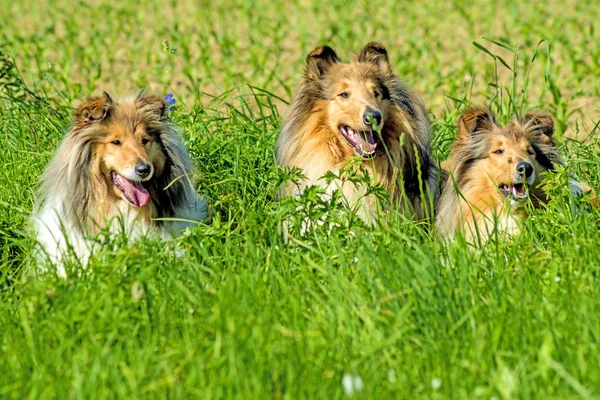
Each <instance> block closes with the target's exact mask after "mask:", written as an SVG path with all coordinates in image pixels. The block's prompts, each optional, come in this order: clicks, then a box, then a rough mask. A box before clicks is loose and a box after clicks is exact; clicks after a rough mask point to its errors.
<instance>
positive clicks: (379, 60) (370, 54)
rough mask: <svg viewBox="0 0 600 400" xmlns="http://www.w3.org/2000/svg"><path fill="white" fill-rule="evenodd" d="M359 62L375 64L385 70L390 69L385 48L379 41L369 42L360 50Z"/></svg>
mask: <svg viewBox="0 0 600 400" xmlns="http://www.w3.org/2000/svg"><path fill="white" fill-rule="evenodd" d="M358 61H359V62H364V63H371V64H375V65H376V66H378V67H379V68H381V69H382V70H385V71H389V70H391V67H390V60H389V58H388V53H387V50H386V49H385V46H384V45H382V44H381V43H377V42H371V43H369V44H367V45H366V46H365V47H363V49H362V50H361V51H360V54H359V56H358Z"/></svg>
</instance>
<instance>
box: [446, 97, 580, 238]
mask: <svg viewBox="0 0 600 400" xmlns="http://www.w3.org/2000/svg"><path fill="white" fill-rule="evenodd" d="M445 165H446V167H447V168H448V170H449V174H450V176H449V177H448V178H447V180H446V182H445V184H444V186H443V189H442V195H441V197H440V199H439V202H438V205H437V217H436V223H437V228H438V231H439V233H440V234H441V236H442V237H444V238H452V237H453V236H454V234H455V233H456V231H459V230H462V231H464V232H465V235H466V237H467V240H468V241H469V242H472V243H473V242H477V241H481V242H484V241H485V240H487V238H488V237H489V235H490V234H491V233H492V232H493V231H494V230H495V229H496V230H497V231H498V232H500V233H503V234H509V235H511V234H516V233H518V231H519V226H520V220H521V219H522V218H523V217H525V210H524V207H523V205H524V203H525V202H526V201H530V202H531V203H532V205H533V206H534V207H536V206H538V205H539V204H540V203H544V202H546V201H547V200H548V199H547V197H546V194H545V193H544V191H543V190H542V188H541V186H540V183H541V180H542V176H543V175H544V173H545V172H547V171H554V170H555V168H556V167H557V166H558V165H563V166H564V163H563V161H562V159H561V157H560V155H559V152H558V149H557V147H556V144H555V141H554V121H553V119H552V117H551V116H550V114H548V113H547V112H544V111H530V112H529V113H527V114H526V115H525V116H524V117H522V118H520V119H518V120H515V121H512V122H510V123H509V124H508V125H507V126H502V125H500V124H498V123H497V122H496V118H495V116H494V114H492V112H491V111H489V110H487V109H485V108H471V109H468V110H466V111H465V112H464V113H463V114H462V115H461V116H460V118H459V120H458V136H457V138H456V141H455V142H454V144H453V145H452V148H451V151H450V158H449V161H448V162H447V163H445ZM570 189H571V191H572V192H573V193H574V194H581V193H582V192H583V189H582V186H581V185H580V184H578V183H577V182H575V181H574V180H571V188H570Z"/></svg>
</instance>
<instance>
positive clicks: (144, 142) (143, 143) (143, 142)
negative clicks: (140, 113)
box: [142, 138, 149, 146]
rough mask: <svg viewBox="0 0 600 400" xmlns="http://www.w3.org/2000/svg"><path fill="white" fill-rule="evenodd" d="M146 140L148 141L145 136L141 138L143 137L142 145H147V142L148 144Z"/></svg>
mask: <svg viewBox="0 0 600 400" xmlns="http://www.w3.org/2000/svg"><path fill="white" fill-rule="evenodd" d="M148 142H149V140H148V139H146V138H143V139H142V145H144V146H145V145H147V144H148Z"/></svg>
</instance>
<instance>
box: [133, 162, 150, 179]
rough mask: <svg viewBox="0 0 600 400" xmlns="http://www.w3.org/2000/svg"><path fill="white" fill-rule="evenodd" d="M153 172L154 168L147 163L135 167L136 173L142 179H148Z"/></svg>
mask: <svg viewBox="0 0 600 400" xmlns="http://www.w3.org/2000/svg"><path fill="white" fill-rule="evenodd" d="M151 172H152V166H151V165H150V164H146V163H137V164H136V166H135V173H136V174H138V175H139V176H140V177H142V178H147V177H148V175H150V173H151Z"/></svg>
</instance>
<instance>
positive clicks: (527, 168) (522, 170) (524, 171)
mask: <svg viewBox="0 0 600 400" xmlns="http://www.w3.org/2000/svg"><path fill="white" fill-rule="evenodd" d="M517 174H519V175H521V176H524V177H525V178H529V177H530V176H531V174H533V165H531V163H528V162H527V161H521V162H520V163H518V164H517Z"/></svg>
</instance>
